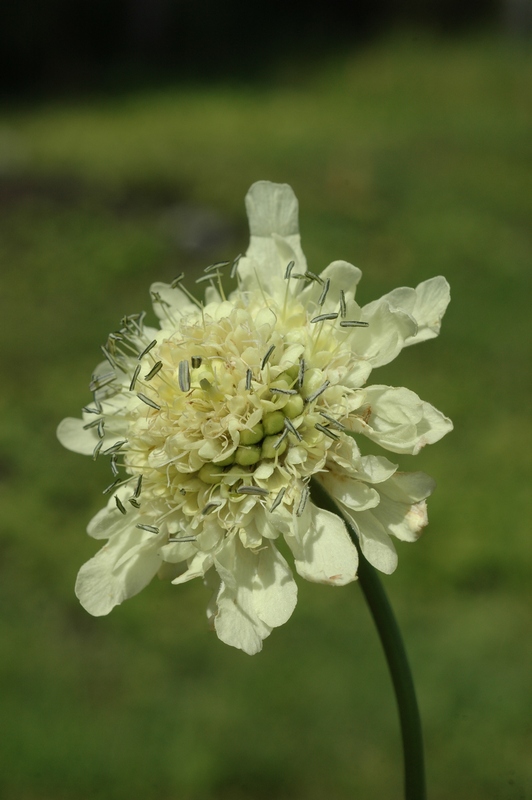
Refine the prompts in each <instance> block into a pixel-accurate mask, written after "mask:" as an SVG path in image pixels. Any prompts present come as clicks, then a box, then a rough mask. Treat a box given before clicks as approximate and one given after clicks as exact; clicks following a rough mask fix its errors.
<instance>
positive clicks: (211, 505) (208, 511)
mask: <svg viewBox="0 0 532 800" xmlns="http://www.w3.org/2000/svg"><path fill="white" fill-rule="evenodd" d="M219 506H221V503H214V502H213V503H207V505H206V506H205V508H202V509H201V513H202V515H203V516H204V517H205V516H207V514H211V513H212V512H213V511H214V509H215V508H218V507H219Z"/></svg>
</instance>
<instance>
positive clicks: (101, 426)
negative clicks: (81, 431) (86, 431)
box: [97, 419, 105, 439]
mask: <svg viewBox="0 0 532 800" xmlns="http://www.w3.org/2000/svg"><path fill="white" fill-rule="evenodd" d="M97 432H98V438H99V439H103V437H104V436H105V420H103V419H100V420H98V428H97Z"/></svg>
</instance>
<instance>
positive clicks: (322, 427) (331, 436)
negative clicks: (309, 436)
mask: <svg viewBox="0 0 532 800" xmlns="http://www.w3.org/2000/svg"><path fill="white" fill-rule="evenodd" d="M314 427H315V428H316V430H318V431H321V432H322V433H324V434H325V435H326V436H328V437H329V439H333V440H334V441H335V442H336V441H338V439H339V438H340V437H339V436H338V434H337V433H334V432H333V431H330V430H329V428H326V427H325V425H320V423H319V422H316V424H315V425H314Z"/></svg>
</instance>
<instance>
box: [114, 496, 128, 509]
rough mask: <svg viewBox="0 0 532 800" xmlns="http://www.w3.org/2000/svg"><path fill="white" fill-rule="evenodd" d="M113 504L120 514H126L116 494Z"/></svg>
mask: <svg viewBox="0 0 532 800" xmlns="http://www.w3.org/2000/svg"><path fill="white" fill-rule="evenodd" d="M115 503H116V507H117V509H118V510H119V511H120V513H121V514H127V511H126V509H125V508H124V504H123V503H122V501H121V500H120V498H119V497H118V495H116V494H115Z"/></svg>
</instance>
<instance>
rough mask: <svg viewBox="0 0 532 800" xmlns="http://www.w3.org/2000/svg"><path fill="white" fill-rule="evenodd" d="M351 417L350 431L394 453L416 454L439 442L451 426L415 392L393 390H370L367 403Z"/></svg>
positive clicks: (392, 388)
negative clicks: (428, 445)
mask: <svg viewBox="0 0 532 800" xmlns="http://www.w3.org/2000/svg"><path fill="white" fill-rule="evenodd" d="M358 413H359V414H360V417H354V416H353V417H351V419H350V425H351V429H352V430H354V431H356V432H360V433H363V434H364V435H365V436H367V437H368V438H369V439H372V440H373V441H374V442H377V443H378V444H380V445H381V447H385V448H386V449H387V450H391V451H392V452H393V453H412V454H413V455H415V454H417V453H419V451H420V450H421V448H422V447H424V446H425V445H426V444H433V443H434V442H437V441H439V440H440V439H441V438H442V437H443V436H445V434H446V433H449V431H451V430H452V428H453V424H452V422H451V420H450V419H448V418H447V417H445V416H444V415H443V414H442V413H441V412H440V411H438V410H437V409H436V408H434V406H432V405H430V403H425V402H424V401H423V400H421V399H420V398H419V397H418V396H417V394H415V392H411V391H410V390H409V389H404V388H396V387H392V386H369V387H368V388H367V389H366V402H365V405H364V406H361V408H360V409H359V410H358Z"/></svg>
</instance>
